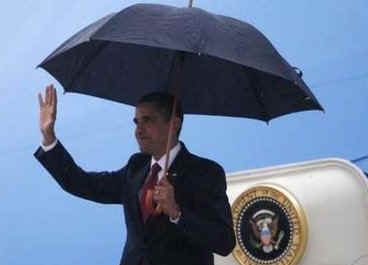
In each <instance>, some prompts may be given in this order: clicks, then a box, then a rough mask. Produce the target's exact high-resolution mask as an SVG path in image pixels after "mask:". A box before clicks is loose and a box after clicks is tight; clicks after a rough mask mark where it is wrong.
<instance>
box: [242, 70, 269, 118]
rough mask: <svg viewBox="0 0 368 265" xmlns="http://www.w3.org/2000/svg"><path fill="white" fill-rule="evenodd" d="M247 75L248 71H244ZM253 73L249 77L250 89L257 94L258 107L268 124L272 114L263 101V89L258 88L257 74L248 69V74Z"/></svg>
mask: <svg viewBox="0 0 368 265" xmlns="http://www.w3.org/2000/svg"><path fill="white" fill-rule="evenodd" d="M244 70H245V73H246V74H247V71H246V70H247V69H244ZM249 71H251V72H252V73H251V74H250V75H249V74H248V75H247V76H248V78H249V81H250V87H251V88H253V91H254V94H255V98H256V100H257V103H258V105H259V106H260V110H261V113H260V114H261V115H262V120H264V121H266V122H267V123H268V122H269V121H270V120H271V115H270V113H269V112H268V111H267V106H266V104H265V103H264V101H263V99H262V98H263V96H262V91H261V88H259V87H258V86H257V83H258V82H257V80H256V79H257V72H256V71H254V70H253V69H248V72H249Z"/></svg>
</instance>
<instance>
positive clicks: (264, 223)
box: [249, 209, 285, 253]
mask: <svg viewBox="0 0 368 265" xmlns="http://www.w3.org/2000/svg"><path fill="white" fill-rule="evenodd" d="M249 224H250V225H251V228H252V229H251V231H252V232H253V233H252V236H251V239H250V243H251V244H252V246H253V247H254V248H257V249H262V250H263V251H264V252H265V253H271V252H272V251H273V250H277V249H279V246H280V243H281V240H282V238H283V237H284V235H285V232H284V231H282V230H281V231H279V216H278V215H276V214H275V213H274V212H272V211H270V210H266V209H262V210H259V211H258V212H256V213H255V214H254V215H253V216H252V218H251V219H250V220H249Z"/></svg>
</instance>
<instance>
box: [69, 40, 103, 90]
mask: <svg viewBox="0 0 368 265" xmlns="http://www.w3.org/2000/svg"><path fill="white" fill-rule="evenodd" d="M108 44H109V43H108V42H107V41H104V42H102V43H101V44H100V46H99V47H98V49H96V51H95V52H94V53H93V54H92V55H91V56H89V60H85V62H84V63H83V65H82V67H79V70H78V71H77V72H76V73H75V75H74V76H73V78H72V80H71V81H70V82H69V84H68V85H67V88H68V89H65V90H71V88H72V86H73V84H74V83H75V81H76V80H77V79H78V77H79V76H81V75H82V74H83V73H84V72H85V71H86V69H87V68H88V66H89V65H90V64H91V63H92V61H93V60H94V59H95V58H96V57H97V56H98V55H99V54H100V53H101V52H102V50H103V49H104V48H105V47H106V46H107V45H108Z"/></svg>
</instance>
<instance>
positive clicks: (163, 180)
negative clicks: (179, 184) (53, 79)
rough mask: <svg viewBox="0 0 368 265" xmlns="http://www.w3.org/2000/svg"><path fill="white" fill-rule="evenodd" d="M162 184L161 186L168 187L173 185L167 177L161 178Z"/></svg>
mask: <svg viewBox="0 0 368 265" xmlns="http://www.w3.org/2000/svg"><path fill="white" fill-rule="evenodd" d="M160 184H161V185H165V186H167V185H171V183H170V182H169V180H168V179H167V176H166V175H164V176H163V177H162V178H161V180H160Z"/></svg>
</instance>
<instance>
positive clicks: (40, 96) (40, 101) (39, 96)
mask: <svg viewBox="0 0 368 265" xmlns="http://www.w3.org/2000/svg"><path fill="white" fill-rule="evenodd" d="M38 103H40V108H42V107H43V105H44V102H43V99H42V94H41V93H38Z"/></svg>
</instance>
